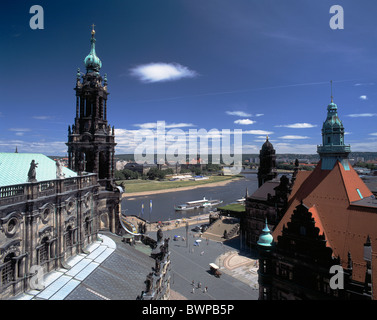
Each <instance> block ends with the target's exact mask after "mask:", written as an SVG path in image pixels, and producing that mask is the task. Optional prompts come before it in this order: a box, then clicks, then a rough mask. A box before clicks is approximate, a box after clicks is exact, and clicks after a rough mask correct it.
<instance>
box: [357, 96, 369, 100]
mask: <svg viewBox="0 0 377 320" xmlns="http://www.w3.org/2000/svg"><path fill="white" fill-rule="evenodd" d="M359 98H360V100H368V97H367V96H360V97H359Z"/></svg>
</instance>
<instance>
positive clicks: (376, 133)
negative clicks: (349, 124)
mask: <svg viewBox="0 0 377 320" xmlns="http://www.w3.org/2000/svg"><path fill="white" fill-rule="evenodd" d="M369 135H370V136H377V132H373V133H369Z"/></svg>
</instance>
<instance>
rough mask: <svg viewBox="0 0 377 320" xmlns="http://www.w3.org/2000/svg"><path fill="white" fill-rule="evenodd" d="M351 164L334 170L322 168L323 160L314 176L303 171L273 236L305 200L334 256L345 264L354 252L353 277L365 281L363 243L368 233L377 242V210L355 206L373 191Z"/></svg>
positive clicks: (337, 165) (337, 164)
mask: <svg viewBox="0 0 377 320" xmlns="http://www.w3.org/2000/svg"><path fill="white" fill-rule="evenodd" d="M349 167H350V168H349V170H345V169H344V168H343V166H342V164H341V163H340V162H339V161H337V162H336V164H335V166H334V168H333V169H332V170H321V164H320V163H319V164H318V165H317V167H316V168H315V170H314V171H312V172H311V174H310V175H308V174H302V172H301V171H300V172H299V173H298V175H297V178H296V182H295V186H294V188H293V190H292V193H291V197H290V199H289V203H288V209H287V211H286V214H285V215H284V216H283V218H282V220H281V221H280V222H279V224H278V225H277V226H276V228H275V230H274V232H273V237H274V239H275V241H277V238H278V236H279V235H281V233H282V229H283V226H284V225H285V226H286V225H287V223H288V222H289V221H290V219H291V216H292V213H293V211H294V209H295V208H296V206H298V205H299V204H300V203H301V201H303V203H304V204H305V205H306V206H307V207H309V208H310V212H311V213H312V214H313V217H314V218H315V220H316V225H317V226H318V227H319V228H320V230H321V233H324V234H325V237H326V240H327V245H328V246H330V247H331V248H332V250H333V253H334V255H335V256H339V257H340V259H341V262H342V264H343V266H346V263H347V254H348V252H350V253H351V257H352V260H353V267H354V274H353V278H354V279H355V280H358V281H364V277H365V271H366V269H365V261H364V259H363V246H364V243H365V241H366V238H367V236H368V235H369V236H370V238H371V241H372V245H373V243H374V244H376V243H377V209H376V208H371V207H361V206H355V205H352V202H354V201H357V200H360V199H361V197H360V194H361V195H362V197H364V198H365V197H370V196H372V193H371V192H370V190H369V189H368V187H367V186H366V185H365V184H364V182H363V181H362V180H361V179H360V178H359V177H358V175H357V173H356V172H355V170H354V169H353V168H352V167H351V166H349ZM357 189H358V190H359V192H360V194H359V192H358V191H357Z"/></svg>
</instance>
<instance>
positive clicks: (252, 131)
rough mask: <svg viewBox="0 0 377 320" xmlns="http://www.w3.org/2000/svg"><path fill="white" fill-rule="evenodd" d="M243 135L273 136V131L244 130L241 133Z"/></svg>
mask: <svg viewBox="0 0 377 320" xmlns="http://www.w3.org/2000/svg"><path fill="white" fill-rule="evenodd" d="M242 133H243V134H256V135H260V134H264V135H266V134H273V131H265V130H244V131H242Z"/></svg>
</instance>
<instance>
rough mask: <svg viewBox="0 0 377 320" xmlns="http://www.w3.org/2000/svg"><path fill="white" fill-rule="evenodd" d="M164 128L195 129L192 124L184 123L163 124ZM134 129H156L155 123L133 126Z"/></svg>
mask: <svg viewBox="0 0 377 320" xmlns="http://www.w3.org/2000/svg"><path fill="white" fill-rule="evenodd" d="M164 126H165V128H166V129H170V128H186V127H196V126H195V125H194V124H192V123H184V122H181V123H170V124H167V123H165V124H164ZM134 127H139V128H141V129H156V128H157V122H146V123H141V124H134Z"/></svg>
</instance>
